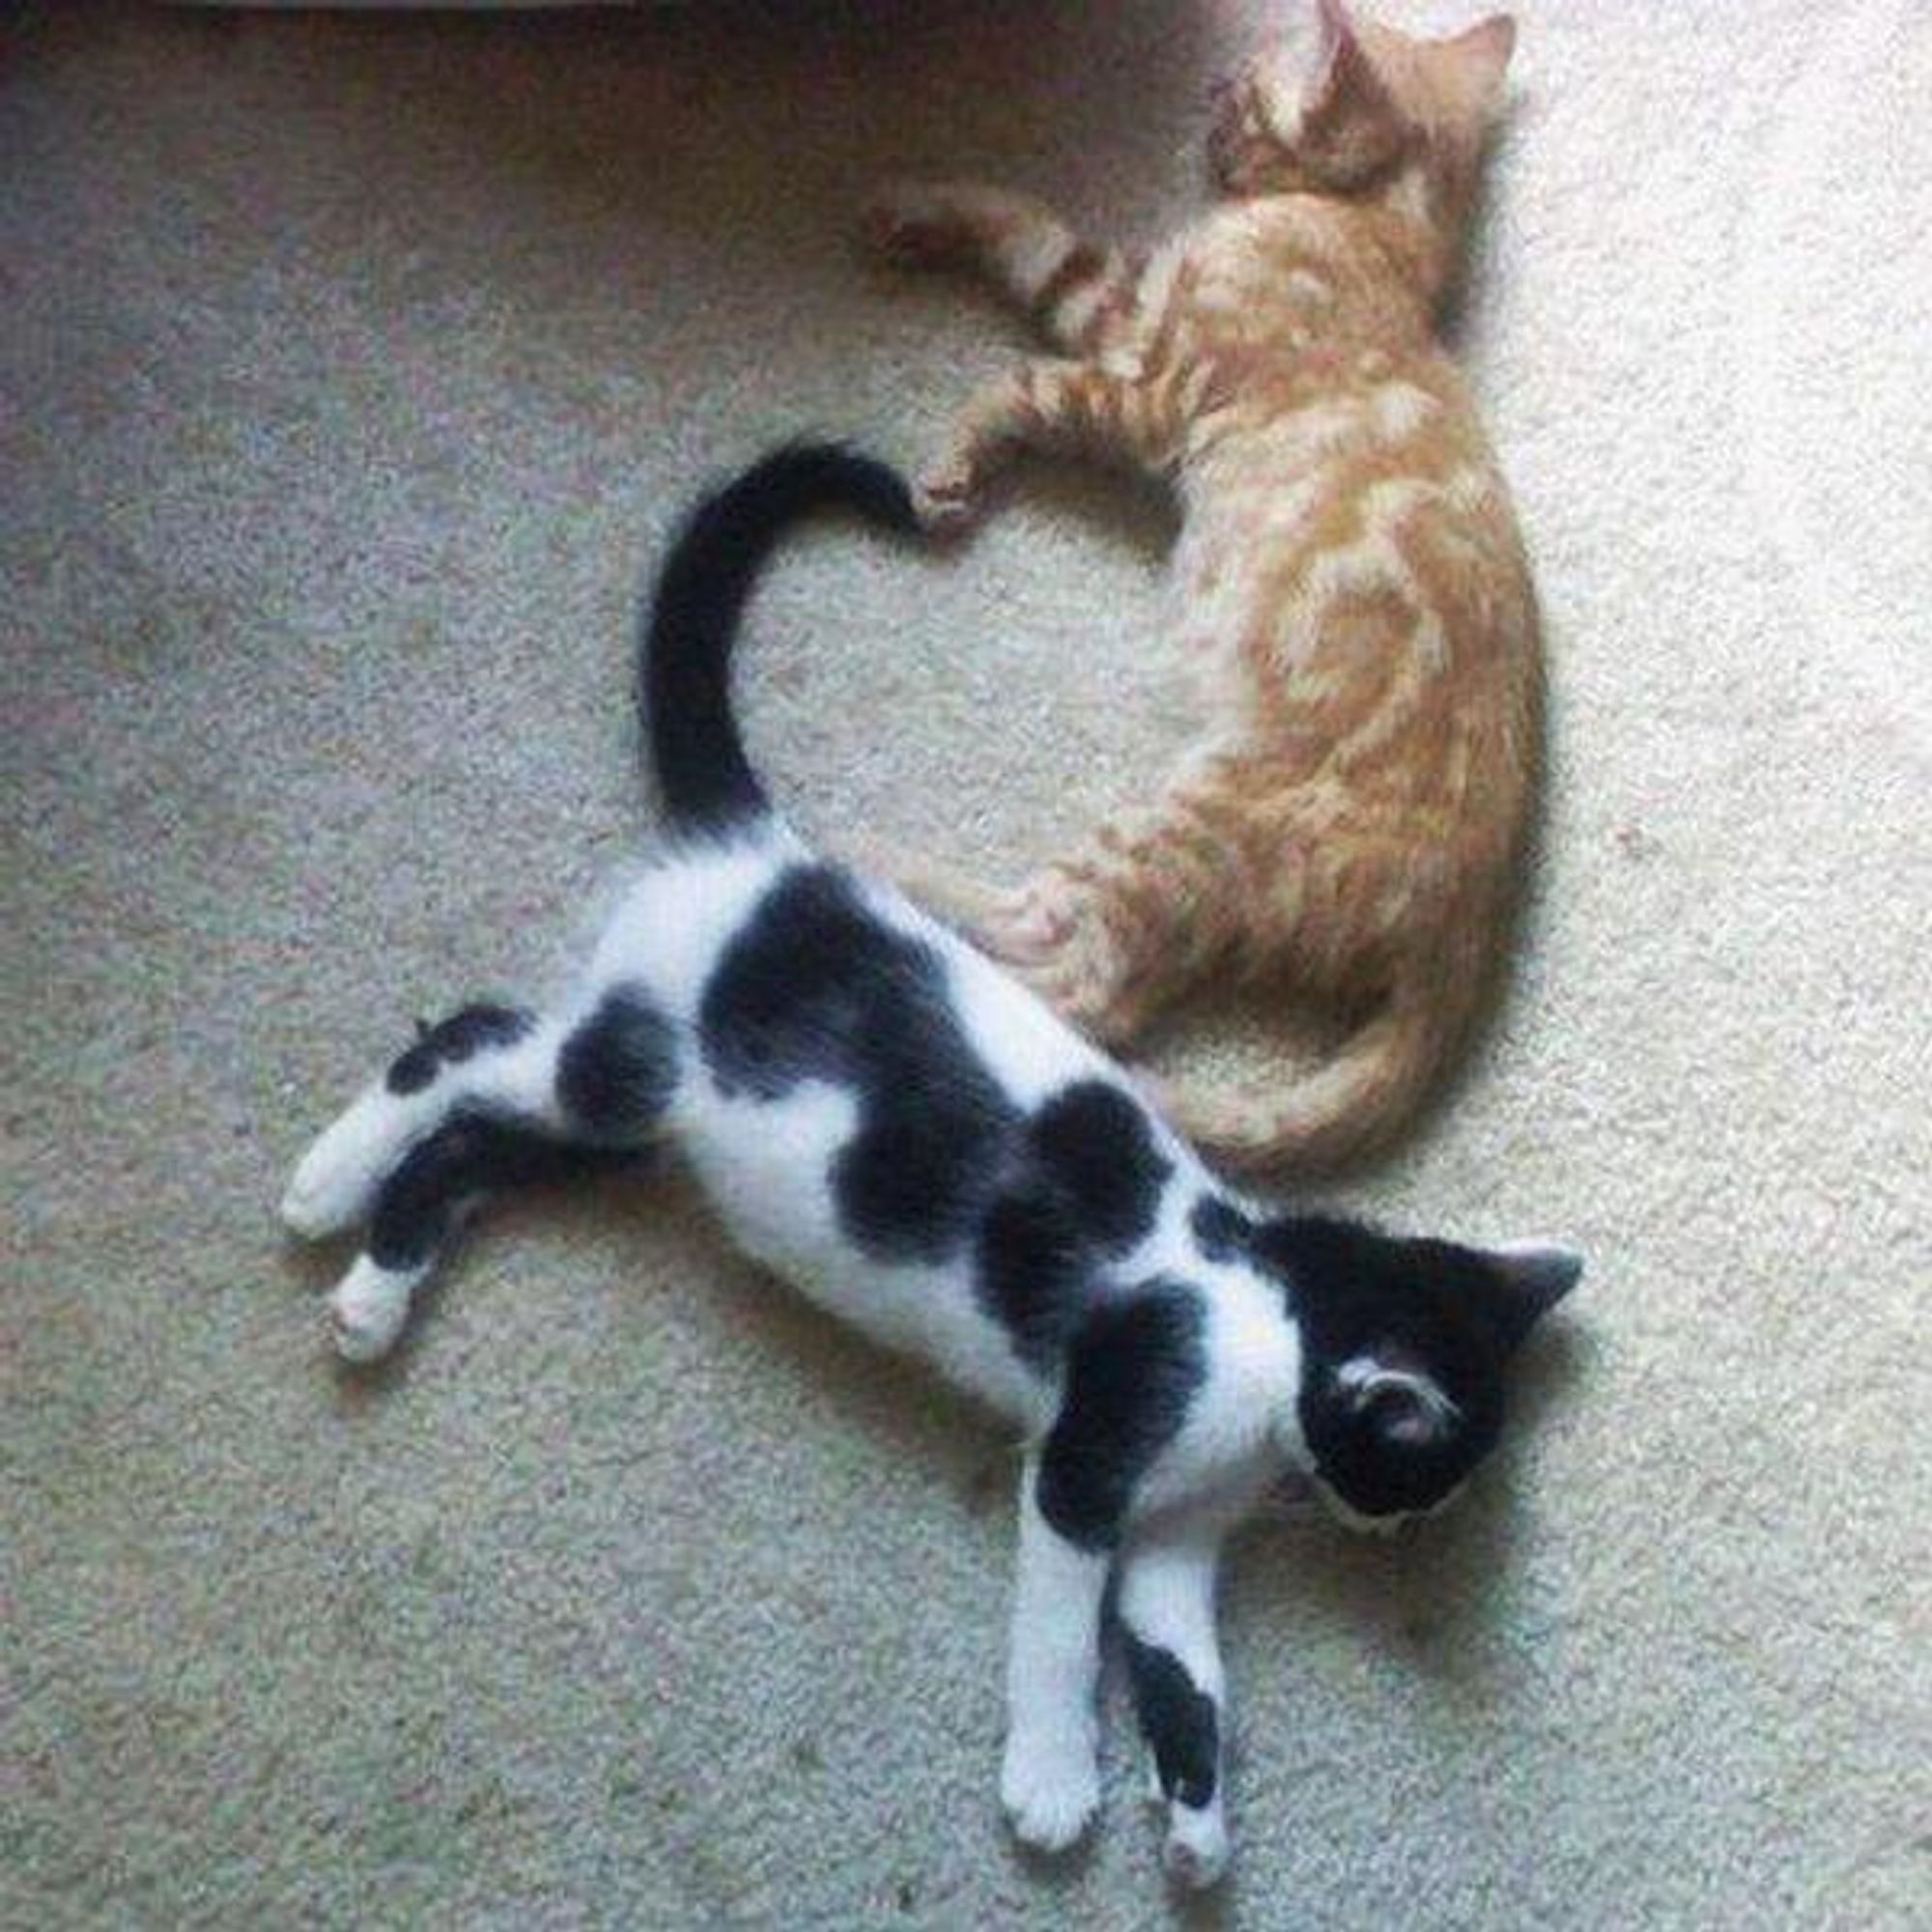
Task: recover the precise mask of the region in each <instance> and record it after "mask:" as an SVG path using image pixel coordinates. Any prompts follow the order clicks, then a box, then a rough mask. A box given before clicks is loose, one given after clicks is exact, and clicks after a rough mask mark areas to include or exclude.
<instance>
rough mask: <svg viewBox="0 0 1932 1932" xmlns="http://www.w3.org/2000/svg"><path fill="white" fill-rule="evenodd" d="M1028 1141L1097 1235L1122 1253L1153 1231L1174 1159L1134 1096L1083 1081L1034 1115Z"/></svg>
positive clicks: (1084, 1224)
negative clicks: (1163, 1149) (1160, 1144)
mask: <svg viewBox="0 0 1932 1932" xmlns="http://www.w3.org/2000/svg"><path fill="white" fill-rule="evenodd" d="M1029 1138H1030V1139H1031V1141H1032V1143H1033V1146H1034V1148H1035V1150H1036V1151H1037V1157H1038V1160H1039V1163H1040V1165H1041V1166H1042V1167H1043V1168H1044V1169H1045V1170H1046V1173H1047V1175H1048V1176H1049V1177H1050V1178H1051V1179H1054V1180H1055V1181H1057V1182H1058V1183H1059V1184H1060V1185H1061V1186H1062V1187H1064V1188H1065V1190H1066V1192H1067V1195H1068V1196H1069V1197H1070V1199H1071V1201H1072V1204H1073V1207H1074V1210H1075V1212H1076V1213H1077V1215H1078V1217H1079V1221H1080V1226H1081V1228H1082V1230H1083V1231H1084V1232H1085V1233H1086V1234H1087V1235H1088V1236H1090V1237H1091V1238H1092V1239H1094V1241H1097V1242H1099V1243H1100V1244H1101V1245H1102V1246H1103V1247H1108V1248H1113V1249H1116V1250H1121V1251H1124V1250H1126V1249H1128V1248H1131V1247H1133V1246H1134V1245H1135V1244H1136V1243H1137V1242H1139V1241H1141V1240H1144V1239H1145V1238H1146V1237H1147V1236H1148V1235H1149V1234H1150V1233H1151V1232H1152V1229H1153V1224H1154V1220H1155V1218H1156V1216H1157V1215H1158V1214H1159V1212H1160V1195H1161V1189H1162V1188H1163V1187H1164V1186H1165V1185H1166V1183H1167V1178H1168V1176H1169V1175H1170V1174H1172V1173H1173V1172H1174V1164H1173V1162H1171V1161H1170V1160H1169V1159H1168V1158H1167V1157H1166V1155H1164V1154H1163V1153H1162V1152H1161V1151H1159V1149H1157V1148H1156V1147H1155V1146H1154V1144H1153V1129H1152V1127H1151V1125H1150V1123H1149V1122H1148V1117H1147V1111H1146V1109H1145V1108H1143V1107H1142V1106H1141V1104H1140V1103H1139V1102H1138V1101H1137V1100H1135V1099H1134V1098H1133V1097H1132V1095H1131V1094H1124V1093H1122V1091H1121V1089H1120V1088H1118V1087H1110V1086H1108V1085H1107V1084H1106V1082H1104V1081H1101V1080H1083V1081H1080V1082H1079V1083H1078V1084H1077V1085H1075V1086H1072V1087H1068V1088H1066V1089H1065V1090H1064V1091H1063V1092H1061V1093H1059V1094H1055V1095H1054V1096H1053V1098H1052V1099H1051V1100H1049V1101H1047V1103H1046V1104H1045V1106H1043V1107H1042V1108H1041V1109H1040V1110H1039V1112H1038V1113H1037V1115H1035V1117H1034V1120H1033V1123H1032V1126H1031V1128H1030V1129H1029Z"/></svg>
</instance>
